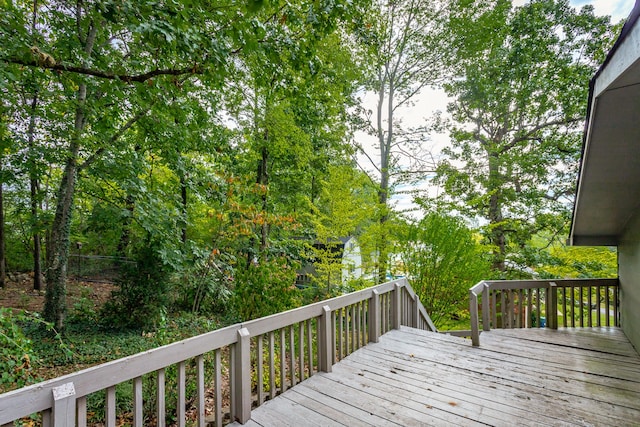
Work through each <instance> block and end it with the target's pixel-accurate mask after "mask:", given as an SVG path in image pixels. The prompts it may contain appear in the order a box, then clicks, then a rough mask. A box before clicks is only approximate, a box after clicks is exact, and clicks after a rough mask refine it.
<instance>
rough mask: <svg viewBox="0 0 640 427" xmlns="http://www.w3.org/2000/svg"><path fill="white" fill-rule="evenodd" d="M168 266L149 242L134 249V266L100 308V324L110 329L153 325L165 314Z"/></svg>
mask: <svg viewBox="0 0 640 427" xmlns="http://www.w3.org/2000/svg"><path fill="white" fill-rule="evenodd" d="M169 275H170V268H169V266H167V265H166V264H165V263H164V262H163V261H162V259H161V257H160V255H159V254H158V252H157V251H155V248H154V247H153V245H147V246H143V247H141V248H140V249H139V250H138V253H137V257H136V263H135V266H124V273H123V275H122V277H121V279H120V280H119V281H118V283H117V284H118V285H119V287H118V289H116V290H115V291H113V293H112V295H111V300H109V301H107V303H105V305H104V306H103V308H102V311H101V316H100V317H101V319H102V324H103V326H105V327H108V328H114V329H139V330H146V329H150V328H155V327H156V326H157V325H158V323H159V322H160V321H161V320H162V319H163V317H164V316H165V314H166V307H167V303H168V290H169Z"/></svg>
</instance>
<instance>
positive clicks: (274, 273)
mask: <svg viewBox="0 0 640 427" xmlns="http://www.w3.org/2000/svg"><path fill="white" fill-rule="evenodd" d="M295 280H296V269H295V268H294V267H293V266H291V265H289V264H288V262H287V260H286V259H285V258H283V257H281V258H275V259H272V260H264V261H261V262H256V263H251V264H250V265H249V266H248V267H247V268H245V269H240V268H238V269H237V270H236V276H235V289H234V294H233V307H234V309H235V312H236V313H237V314H238V316H239V317H240V318H241V319H242V320H249V319H256V318H258V317H263V316H268V315H270V314H273V313H278V312H280V311H285V310H288V309H291V308H294V307H297V306H298V305H299V304H300V301H299V298H300V295H299V293H298V290H297V288H296V287H295Z"/></svg>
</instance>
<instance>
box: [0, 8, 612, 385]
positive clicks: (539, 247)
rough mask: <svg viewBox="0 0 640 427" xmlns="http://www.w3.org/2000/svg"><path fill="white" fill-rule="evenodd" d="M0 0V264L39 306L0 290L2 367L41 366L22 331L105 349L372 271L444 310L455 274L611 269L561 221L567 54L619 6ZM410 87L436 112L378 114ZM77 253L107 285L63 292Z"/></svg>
mask: <svg viewBox="0 0 640 427" xmlns="http://www.w3.org/2000/svg"><path fill="white" fill-rule="evenodd" d="M0 7H1V8H2V13H1V14H0V35H1V37H2V40H3V43H2V47H1V48H0V91H1V92H2V102H1V103H0V115H1V116H2V121H1V122H0V176H1V180H0V213H1V215H0V286H3V287H6V288H7V289H4V290H2V292H8V291H11V289H10V288H9V284H10V283H11V281H12V280H14V279H15V278H16V277H17V275H18V274H22V273H25V272H27V273H29V275H28V278H29V282H30V283H29V285H30V287H31V288H33V292H35V293H36V294H38V295H43V296H44V306H43V308H42V317H40V316H39V315H37V314H29V313H24V312H22V313H21V312H18V311H12V310H7V309H2V308H0V332H2V335H1V336H2V339H3V340H4V341H3V347H2V348H3V352H4V353H3V360H2V361H1V362H0V363H1V364H2V365H3V372H6V373H8V375H6V376H5V375H4V374H3V377H2V383H0V384H1V385H2V386H3V387H4V388H12V387H16V386H20V385H23V384H25V383H27V382H30V381H33V380H34V379H35V378H36V377H37V376H38V375H40V374H41V372H40V373H38V372H36V371H35V370H34V369H32V366H31V365H30V364H29V366H27V365H25V359H24V355H25V354H28V355H30V358H29V359H28V361H29V360H32V359H33V360H34V361H35V360H40V361H41V362H40V363H41V366H43V367H49V368H50V367H51V366H54V365H59V364H65V365H67V366H73V367H74V368H77V367H78V366H79V365H82V364H85V363H86V364H90V363H95V362H98V361H103V360H104V357H106V356H105V355H104V354H100V355H99V356H98V353H100V350H99V348H100V347H99V344H97V343H98V342H99V340H100V339H103V340H107V341H110V343H111V347H112V348H114V349H115V350H114V354H112V355H111V356H109V357H116V356H118V355H123V354H126V353H130V352H133V351H139V350H140V349H142V348H146V347H148V346H153V345H159V344H162V343H165V342H167V341H168V340H171V339H177V338H180V337H182V336H184V335H182V334H184V333H185V332H182V331H183V330H184V329H188V330H189V331H188V332H191V333H195V332H198V331H202V330H209V329H212V328H216V327H219V326H220V325H224V324H229V323H233V322H236V321H239V320H246V319H250V318H256V317H260V316H265V315H268V314H270V313H274V312H278V311H282V310H286V309H289V308H293V307H296V306H299V305H301V304H304V303H308V302H312V301H317V300H320V299H323V298H327V297H330V296H334V295H338V294H341V293H344V292H349V291H351V290H356V289H360V288H362V287H366V286H370V285H372V284H376V283H379V282H381V281H385V280H387V279H388V278H391V277H398V276H406V277H408V278H409V279H410V281H411V283H412V286H413V287H414V289H416V291H417V293H418V294H419V296H420V298H421V300H422V301H423V303H424V304H425V307H426V308H427V310H428V311H429V313H430V314H431V316H432V317H433V318H434V321H436V323H437V325H438V326H439V327H445V328H449V327H453V326H455V325H456V324H460V322H462V323H464V322H465V321H466V320H465V319H466V317H465V316H467V315H468V313H466V307H467V304H468V302H467V300H466V295H467V290H468V288H469V287H470V286H472V285H473V284H474V283H476V282H477V281H479V280H481V279H489V278H494V279H499V278H531V277H535V278H557V277H615V276H616V274H617V265H616V253H615V249H613V248H567V247H565V245H564V241H565V239H566V236H567V229H568V224H569V222H570V219H571V207H572V201H573V200H572V198H573V193H574V190H575V185H576V176H577V168H578V163H579V156H580V147H581V138H582V128H583V124H584V118H585V114H586V102H587V95H588V87H589V79H590V78H591V77H592V76H593V74H594V73H595V71H596V70H597V67H598V65H599V64H600V63H602V62H603V60H604V58H605V55H606V52H607V51H608V50H609V49H610V47H611V45H612V43H613V41H614V39H615V37H616V36H617V34H618V33H619V30H620V26H621V24H619V23H612V22H611V19H610V18H609V17H608V16H602V15H596V14H595V13H594V8H593V7H592V6H589V5H587V6H584V7H582V8H581V9H579V10H578V9H575V8H574V7H573V6H572V5H571V4H570V3H569V2H568V1H565V0H534V1H531V2H527V3H521V2H518V3H517V4H512V2H511V1H507V0H483V1H468V0H456V1H426V0H398V1H394V2H377V1H374V2H371V1H367V0H355V1H329V0H324V1H305V0H299V1H296V2H289V3H287V2H278V1H266V0H264V1H256V0H248V1H246V2H220V3H202V2H199V1H189V0H181V1H172V2H163V1H155V0H145V1H108V0H107V1H97V2H84V1H75V2H68V1H41V2H39V1H33V2H26V1H9V0H0ZM433 88H438V89H439V90H441V91H443V92H444V93H445V94H446V95H447V97H448V99H449V100H450V102H449V105H448V107H447V112H446V113H441V114H438V113H435V114H432V115H430V116H428V117H425V120H424V121H420V122H417V123H416V122H415V120H412V121H411V122H410V123H408V122H407V121H403V120H402V118H403V116H402V115H403V114H404V112H406V111H413V112H415V111H416V110H418V109H419V108H420V107H419V105H421V102H423V99H424V98H421V94H423V95H424V93H427V92H426V91H429V90H431V89H433ZM365 98H366V99H367V100H368V101H366V102H365V101H363V100H364V99H365ZM371 100H373V101H371ZM436 134H445V135H448V140H447V144H446V146H445V147H443V149H442V150H441V151H440V150H438V151H437V152H436V151H434V150H433V149H432V148H433V146H432V143H431V141H432V138H433V136H434V135H436ZM364 135H368V136H367V137H365V136H364ZM370 141H373V142H370ZM425 182H426V183H428V184H429V186H430V188H431V189H437V191H434V190H431V191H429V190H426V191H425V189H424V186H423V184H424V183H425ZM407 189H411V191H407ZM398 197H402V198H404V199H408V198H410V199H411V200H413V201H414V203H415V205H414V206H415V207H414V208H412V210H411V211H410V212H407V211H403V210H400V209H398V208H397V206H396V205H395V204H394V200H397V198H398ZM345 236H355V237H356V238H357V240H358V242H359V244H360V247H361V254H362V265H361V266H359V267H361V268H362V270H363V271H364V274H363V275H362V276H361V277H359V278H357V279H355V280H349V281H344V280H342V279H341V278H340V276H341V274H342V270H343V265H342V264H341V262H339V261H338V260H337V258H336V256H335V254H336V253H337V252H336V251H335V250H334V249H335V246H336V245H337V242H339V239H340V238H343V237H345ZM317 242H321V243H323V245H317V244H314V243H317ZM74 260H75V261H74ZM95 260H100V262H101V263H104V262H108V264H109V267H110V268H115V269H116V271H117V275H116V277H117V280H116V281H115V283H114V286H113V293H112V294H111V295H110V296H109V297H108V298H107V300H106V301H100V303H99V304H97V301H96V299H95V298H93V299H92V296H93V290H94V289H93V287H92V285H91V283H85V284H83V286H84V291H83V293H82V294H81V295H80V296H77V295H76V297H75V298H73V299H69V298H67V294H68V287H69V286H70V283H73V282H74V280H75V279H77V277H76V278H74V265H76V266H80V265H84V264H89V263H91V262H95ZM310 261H313V262H315V264H316V271H317V274H316V275H314V276H313V277H312V282H311V284H310V285H308V286H305V287H296V286H295V282H296V275H297V272H298V271H299V269H300V268H301V267H302V266H303V265H304V264H306V263H309V262H310ZM74 262H75V264H74ZM77 268H79V267H77ZM14 281H15V280H14ZM28 296H29V295H28V294H27V295H26V296H25V298H28ZM38 325H45V327H44V329H46V331H44V332H43V331H42V329H43V328H40V327H38ZM47 331H48V332H47ZM51 331H53V335H51ZM123 331H125V332H123ZM141 331H142V334H141V333H140V332H141ZM62 333H64V338H63V335H61V334H62ZM122 334H124V335H122ZM141 336H142V337H146V338H151V339H150V340H147V342H146V343H140V342H139V338H140V337H141ZM98 337H99V338H98ZM52 339H53V340H56V342H57V343H58V345H55V346H51V345H50V343H51V340H52ZM118 340H123V341H122V343H123V344H122V345H120V346H118V345H117V344H114V343H115V342H117V341H118ZM72 349H73V350H72ZM12 373H13V374H12ZM45 375H48V374H45Z"/></svg>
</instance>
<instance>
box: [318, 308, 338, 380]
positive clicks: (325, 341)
mask: <svg viewBox="0 0 640 427" xmlns="http://www.w3.org/2000/svg"><path fill="white" fill-rule="evenodd" d="M332 315H333V312H332V311H331V307H329V306H328V305H325V306H323V307H322V315H321V317H320V331H319V332H320V334H319V335H320V336H319V337H318V339H319V341H320V342H319V347H320V356H321V357H320V371H322V372H331V368H332V366H333V360H332V359H333V347H334V345H333V333H332V332H333V331H332V330H331V329H332V326H331V325H332V322H331V316H332Z"/></svg>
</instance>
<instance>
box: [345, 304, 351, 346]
mask: <svg viewBox="0 0 640 427" xmlns="http://www.w3.org/2000/svg"><path fill="white" fill-rule="evenodd" d="M344 317H345V322H344V332H345V333H344V353H345V357H346V356H348V355H349V354H350V353H351V352H350V351H349V338H350V336H351V329H350V327H351V325H350V321H351V320H350V319H349V307H345V308H344Z"/></svg>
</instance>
